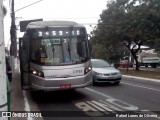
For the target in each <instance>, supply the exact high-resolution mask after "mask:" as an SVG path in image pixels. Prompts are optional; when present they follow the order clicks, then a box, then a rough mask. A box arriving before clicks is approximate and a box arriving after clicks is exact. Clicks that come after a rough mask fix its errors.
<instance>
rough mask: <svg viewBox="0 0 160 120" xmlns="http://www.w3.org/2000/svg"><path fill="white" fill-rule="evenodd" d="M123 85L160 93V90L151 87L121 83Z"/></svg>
mask: <svg viewBox="0 0 160 120" xmlns="http://www.w3.org/2000/svg"><path fill="white" fill-rule="evenodd" d="M121 83H122V84H126V85H130V86H135V87H140V88H144V89H149V90H154V91H158V92H160V90H158V89H155V88H149V87H144V86H141V85H135V84H130V83H125V82H121Z"/></svg>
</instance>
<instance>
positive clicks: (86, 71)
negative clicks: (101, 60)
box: [84, 65, 92, 74]
mask: <svg viewBox="0 0 160 120" xmlns="http://www.w3.org/2000/svg"><path fill="white" fill-rule="evenodd" d="M91 70H92V66H91V65H90V66H88V67H86V68H85V69H84V74H87V73H88V72H90V71H91Z"/></svg>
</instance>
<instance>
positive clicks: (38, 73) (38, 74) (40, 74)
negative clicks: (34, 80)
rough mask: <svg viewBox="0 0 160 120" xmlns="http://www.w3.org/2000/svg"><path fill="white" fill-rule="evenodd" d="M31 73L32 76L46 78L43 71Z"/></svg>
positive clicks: (33, 70)
mask: <svg viewBox="0 0 160 120" xmlns="http://www.w3.org/2000/svg"><path fill="white" fill-rule="evenodd" d="M30 73H31V74H32V75H35V76H38V77H43V78H44V73H43V72H42V71H39V70H35V69H31V70H30Z"/></svg>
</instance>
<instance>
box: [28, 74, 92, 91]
mask: <svg viewBox="0 0 160 120" xmlns="http://www.w3.org/2000/svg"><path fill="white" fill-rule="evenodd" d="M30 79H31V88H32V89H33V90H44V91H54V90H63V89H74V88H82V87H86V86H89V85H91V84H92V72H89V73H87V74H86V75H84V76H76V77H68V78H53V79H45V78H41V77H37V76H34V75H31V76H30ZM65 86H66V87H65Z"/></svg>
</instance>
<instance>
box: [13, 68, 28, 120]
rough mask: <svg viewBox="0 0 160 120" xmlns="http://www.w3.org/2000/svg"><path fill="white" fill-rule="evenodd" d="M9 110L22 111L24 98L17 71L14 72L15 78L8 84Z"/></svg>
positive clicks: (25, 119) (17, 119)
mask: <svg viewBox="0 0 160 120" xmlns="http://www.w3.org/2000/svg"><path fill="white" fill-rule="evenodd" d="M10 93H11V94H10V95H11V96H10V110H11V111H24V98H23V94H22V90H21V81H20V73H19V70H18V69H16V70H15V76H14V78H13V79H12V82H10ZM11 120H27V118H18V117H15V118H13V117H12V118H11Z"/></svg>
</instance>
